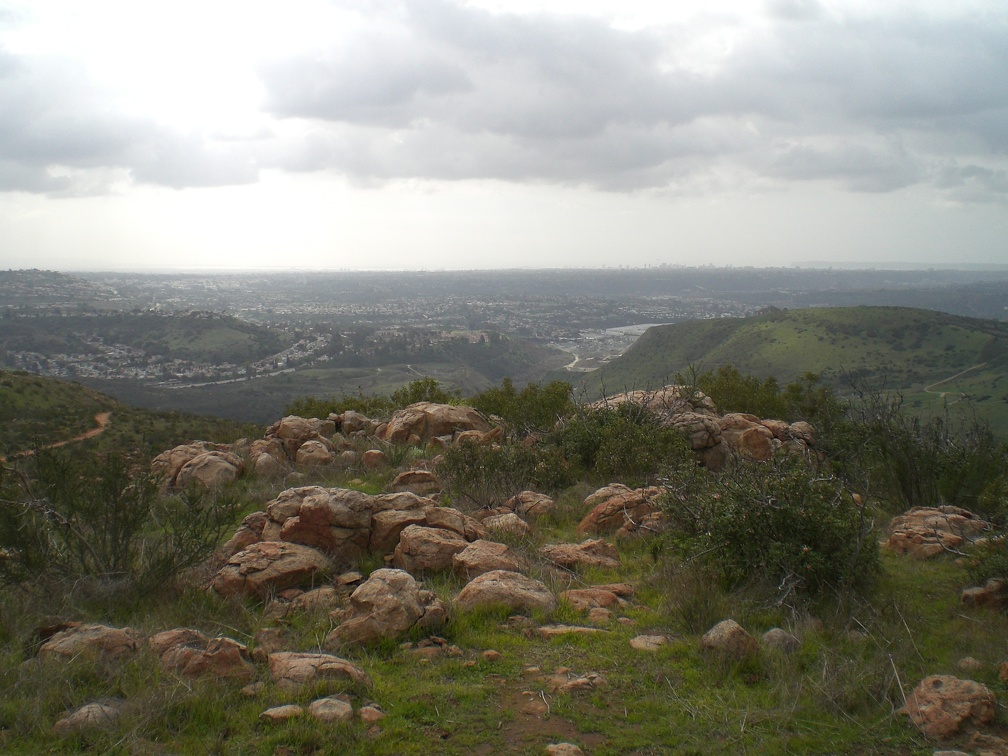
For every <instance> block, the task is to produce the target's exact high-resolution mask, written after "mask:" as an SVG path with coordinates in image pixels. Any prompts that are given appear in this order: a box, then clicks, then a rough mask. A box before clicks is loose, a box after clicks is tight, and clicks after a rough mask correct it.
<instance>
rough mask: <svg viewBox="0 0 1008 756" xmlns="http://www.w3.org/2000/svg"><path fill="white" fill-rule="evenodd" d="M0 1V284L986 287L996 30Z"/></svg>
mask: <svg viewBox="0 0 1008 756" xmlns="http://www.w3.org/2000/svg"><path fill="white" fill-rule="evenodd" d="M680 5H681V4H675V7H674V8H673V7H670V8H661V7H659V8H656V7H654V6H655V4H654V3H648V2H636V1H629V2H627V1H623V2H618V3H617V2H611V1H609V0H598V1H597V2H578V3H569V2H559V1H557V2H531V1H528V2H525V1H522V2H494V1H493V0H480V1H474V2H452V1H449V0H443V1H441V0H424V1H423V2H408V1H405V2H404V1H399V0H388V1H385V0H376V1H375V2H352V3H351V2H323V1H322V0H307V1H306V2H300V3H297V4H293V5H288V6H283V7H282V8H281V7H280V6H278V5H276V4H274V3H266V2H215V3H212V4H207V3H196V2H188V1H182V2H175V3H171V4H167V3H164V4H161V3H158V4H154V3H130V2H123V1H119V2H115V1H112V0H96V1H93V2H88V3H78V2H72V1H71V0H33V1H32V2H10V1H4V0H0V239H2V240H3V243H2V245H0V268H28V267H39V268H55V269H60V270H102V269H134V270H143V269H200V268H203V269H243V268H248V269H251V268H255V269H287V268H309V269H310V268H318V269H324V268H328V269H344V268H354V269H419V268H424V269H432V268H448V269H452V268H461V269H471V268H513V267H565V266H578V267H583V266H597V267H602V266H607V265H608V266H618V265H629V266H637V267H642V266H645V265H661V264H672V265H704V264H713V265H756V266H781V265H794V264H803V263H807V262H809V261H815V260H819V261H831V262H837V263H844V264H863V265H865V266H874V265H878V264H879V263H880V262H886V263H890V262H891V263H893V264H908V263H915V264H923V265H929V264H934V265H938V264H971V263H972V264H998V263H1004V262H1006V260H1008V255H1006V254H1005V242H1004V240H1005V238H1008V234H1006V231H1008V205H1006V198H1008V172H1006V162H1008V161H1006V146H1008V123H1006V120H1008V119H1006V114H1008V110H1006V108H1008V78H1006V77H1005V76H1004V72H1005V71H1008V10H1006V8H1005V6H1004V5H1003V3H995V2H989V1H983V0H974V1H973V2H961V1H957V2H914V3H910V2H885V3H867V2H853V1H843V0H838V1H830V2H827V1H824V2H815V1H814V0H773V1H772V2H767V3H764V4H759V3H749V2H727V1H724V0H723V1H721V2H713V3H712V2H705V3H703V4H702V6H701V4H690V5H688V6H687V5H682V7H680Z"/></svg>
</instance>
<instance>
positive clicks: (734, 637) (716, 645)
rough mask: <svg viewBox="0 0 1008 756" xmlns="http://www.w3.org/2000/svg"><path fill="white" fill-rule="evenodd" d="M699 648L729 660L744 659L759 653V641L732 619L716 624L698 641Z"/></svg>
mask: <svg viewBox="0 0 1008 756" xmlns="http://www.w3.org/2000/svg"><path fill="white" fill-rule="evenodd" d="M700 648H701V649H703V650H704V651H710V652H713V653H716V654H719V655H722V656H726V657H729V658H731V659H745V658H747V657H749V656H753V655H754V654H756V653H758V652H759V648H760V646H759V641H757V640H756V639H755V638H754V637H752V636H751V635H750V634H749V633H748V632H746V630H745V628H743V627H742V626H741V625H740V624H739V623H738V622H736V621H735V620H733V619H726V620H723V621H721V622H718V623H717V624H716V625H714V627H712V628H711V629H710V630H708V631H707V633H706V634H705V635H704V636H703V638H701V639H700Z"/></svg>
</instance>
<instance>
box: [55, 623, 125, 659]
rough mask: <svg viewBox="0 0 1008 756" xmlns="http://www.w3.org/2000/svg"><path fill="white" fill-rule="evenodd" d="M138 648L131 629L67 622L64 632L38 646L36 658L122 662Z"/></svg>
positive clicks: (61, 631)
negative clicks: (86, 657) (98, 659)
mask: <svg viewBox="0 0 1008 756" xmlns="http://www.w3.org/2000/svg"><path fill="white" fill-rule="evenodd" d="M139 648H140V637H139V635H137V633H136V632H135V631H134V630H133V629H132V628H129V627H123V628H119V627H109V626H108V625H99V624H90V623H85V624H78V623H69V624H68V626H67V627H66V629H64V630H60V631H59V632H57V633H54V634H53V635H51V636H49V638H48V639H47V640H46V641H45V642H44V643H43V644H42V645H41V646H39V649H38V655H39V657H40V658H42V659H57V658H59V659H72V658H74V657H77V656H97V657H99V658H101V659H121V658H123V657H126V656H131V655H133V654H134V653H136V651H137V650H138V649H139Z"/></svg>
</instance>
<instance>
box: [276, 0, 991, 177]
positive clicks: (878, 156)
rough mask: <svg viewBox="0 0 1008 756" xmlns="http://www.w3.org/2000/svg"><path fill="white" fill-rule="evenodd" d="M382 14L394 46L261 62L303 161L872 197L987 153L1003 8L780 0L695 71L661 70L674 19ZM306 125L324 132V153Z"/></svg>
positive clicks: (672, 50)
mask: <svg viewBox="0 0 1008 756" xmlns="http://www.w3.org/2000/svg"><path fill="white" fill-rule="evenodd" d="M386 7H388V6H386ZM396 7H397V11H398V12H397V13H396V15H395V19H396V24H397V27H396V35H395V44H394V45H393V44H392V43H391V42H389V39H390V38H389V37H388V36H383V35H381V34H378V35H376V36H374V37H371V38H363V39H365V41H366V42H369V41H377V42H376V45H377V46H376V47H375V48H374V49H373V50H371V51H370V52H368V53H366V54H365V53H363V52H361V44H360V41H359V40H357V41H354V42H353V43H350V44H341V45H336V46H334V48H332V49H329V50H323V51H319V52H318V55H317V56H316V57H315V58H311V59H309V58H307V57H306V58H300V59H293V60H289V61H285V62H283V63H281V64H274V65H273V66H272V67H271V68H269V69H267V70H265V72H264V82H265V83H266V86H267V88H268V90H269V91H270V97H269V99H268V107H270V108H271V109H272V111H273V112H274V113H275V114H277V115H279V116H281V117H296V118H304V119H314V120H315V121H316V125H315V127H314V128H315V129H316V132H317V133H316V137H315V140H314V144H315V147H316V151H315V158H314V160H315V161H317V162H316V163H315V165H316V167H318V168H327V169H331V170H338V171H343V172H346V173H348V174H350V175H353V176H356V177H358V178H361V179H379V180H380V179H383V178H394V177H399V176H401V177H405V176H424V177H429V178H469V177H481V178H482V177H492V178H501V179H506V180H525V179H540V180H546V181H561V182H571V183H579V184H589V185H593V186H597V187H602V188H609V189H620V190H625V189H633V188H642V187H656V186H657V187H660V186H666V185H669V184H672V183H675V182H677V181H680V180H682V178H683V177H684V176H688V175H693V174H697V173H701V172H702V171H703V170H704V159H706V161H708V165H714V164H720V163H722V162H723V161H733V162H735V163H736V164H737V165H738V166H739V167H740V168H741V169H743V170H749V171H753V172H755V173H756V174H758V175H763V176H766V177H771V178H782V179H790V180H832V181H836V182H839V183H840V184H841V185H843V186H845V187H847V188H848V189H851V190H855V191H873V192H874V191H889V190H893V189H898V188H900V187H904V186H908V185H910V184H913V183H917V182H921V181H929V180H931V179H930V177H931V176H933V175H934V172H935V170H936V168H935V166H936V165H937V164H939V163H942V164H944V163H948V162H949V161H951V162H953V163H958V162H959V161H962V160H965V159H966V156H967V155H973V156H974V157H970V158H969V159H970V160H973V159H975V154H976V150H975V149H969V150H964V151H963V152H962V154H961V155H960V153H959V152H957V147H958V146H962V147H964V148H965V147H966V144H967V143H971V144H972V147H973V148H975V147H977V146H979V147H981V152H986V153H988V155H989V157H990V158H991V159H992V160H994V159H1000V157H1001V156H1002V155H1003V152H1004V146H1005V145H1004V142H1005V139H1006V137H1005V134H1006V132H1008V130H1006V129H1005V128H1004V126H1005V120H1004V114H1005V108H1006V107H1008V77H1004V76H1003V71H1005V70H1008V27H1006V24H1005V20H1004V18H993V19H984V18H963V19H957V20H952V21H943V22H937V21H933V20H929V19H927V18H925V17H923V16H906V17H903V18H895V19H894V18H888V19H867V18H835V17H831V16H828V15H827V14H825V13H824V12H822V10H821V8H820V7H819V6H818V5H817V4H816V3H814V2H810V1H806V0H781V1H780V2H774V3H772V4H771V6H770V14H771V20H772V21H773V19H778V20H777V21H775V22H773V23H771V24H770V26H769V27H768V31H767V32H765V33H756V34H753V35H750V36H748V37H744V38H742V39H741V41H739V42H738V43H737V45H736V48H735V49H734V50H733V51H732V52H731V54H730V55H728V56H727V57H726V58H725V59H724V60H723V61H722V62H721V64H720V66H718V67H716V68H715V69H714V70H713V71H712V72H710V73H705V74H698V73H696V72H694V71H692V70H690V69H689V68H685V67H681V66H680V67H676V66H674V65H670V64H669V61H670V60H674V59H675V56H676V54H677V52H678V51H679V49H681V48H680V47H679V45H681V44H683V43H684V42H685V41H687V40H689V38H690V32H691V30H689V29H684V28H666V29H652V30H644V31H633V32H629V31H621V30H617V29H613V28H611V27H609V26H607V25H606V24H605V23H604V22H602V21H599V20H595V19H588V18H566V17H551V16H514V15H506V14H503V15H498V14H492V13H489V12H484V11H480V10H476V9H473V8H464V7H459V6H455V5H452V4H449V3H445V2H441V3H437V2H424V3H422V4H416V3H409V2H407V3H403V4H402V5H399V6H396ZM781 19H783V20H781ZM392 47H394V48H395V53H394V54H390V49H391V48H392ZM351 59H357V60H360V61H366V63H367V65H366V66H365V68H366V72H365V71H362V69H361V67H360V66H354V65H350V64H348V63H347V61H348V60H351ZM406 60H412V61H413V63H414V65H413V66H410V65H407V64H406V63H405V62H404V61H406ZM320 61H322V62H321V63H320ZM332 61H343V62H344V63H343V65H334V64H331V62H332ZM369 82H373V83H374V86H373V91H372V92H371V93H370V95H369V97H370V99H367V98H365V97H364V95H363V91H364V90H365V89H367V88H368V87H369V86H371V84H369ZM317 121H328V122H331V124H332V125H331V127H330V129H329V135H330V137H331V140H332V144H330V146H329V147H327V148H324V149H318V145H319V142H320V141H326V140H325V138H324V137H319V136H318V133H321V130H322V126H321V125H320V124H319V123H317ZM754 125H755V126H754ZM754 129H755V130H754ZM294 153H296V157H295V156H294V155H292V156H289V157H288V158H286V160H289V161H290V163H289V164H290V165H291V166H292V167H294V166H296V167H297V168H298V169H301V170H305V169H309V168H310V167H311V165H312V162H313V159H312V158H311V157H309V152H308V150H300V151H299V150H295V151H294ZM279 161H280V164H284V162H285V159H284V158H280V159H279ZM989 186H990V191H992V192H997V191H999V190H998V189H997V185H996V183H990V184H989ZM938 188H942V187H940V186H938Z"/></svg>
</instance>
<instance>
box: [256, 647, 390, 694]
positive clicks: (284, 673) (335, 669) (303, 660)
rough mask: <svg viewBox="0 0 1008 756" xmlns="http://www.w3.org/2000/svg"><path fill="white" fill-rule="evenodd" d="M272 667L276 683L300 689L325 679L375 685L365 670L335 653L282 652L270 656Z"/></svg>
mask: <svg viewBox="0 0 1008 756" xmlns="http://www.w3.org/2000/svg"><path fill="white" fill-rule="evenodd" d="M269 669H270V675H271V676H272V678H273V682H274V683H275V684H276V685H277V687H279V688H286V689H296V688H300V687H302V686H305V685H312V684H314V683H315V682H316V681H318V680H324V679H338V680H349V681H351V682H355V683H359V684H361V685H366V686H368V687H370V685H371V680H370V678H368V676H367V674H365V672H364V670H362V669H361V668H360V667H358V666H357V665H356V664H352V663H351V662H348V661H347V660H346V659H341V658H340V657H338V656H333V655H332V654H313V653H297V652H295V651H278V652H276V653H274V654H270V655H269Z"/></svg>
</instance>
